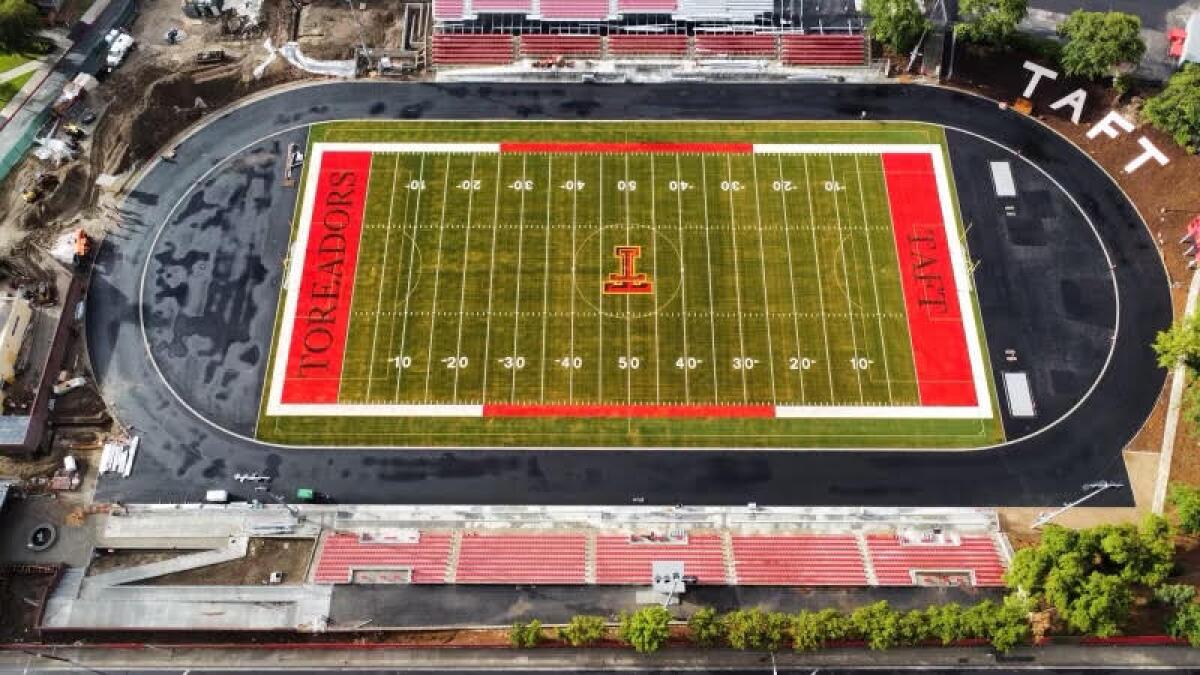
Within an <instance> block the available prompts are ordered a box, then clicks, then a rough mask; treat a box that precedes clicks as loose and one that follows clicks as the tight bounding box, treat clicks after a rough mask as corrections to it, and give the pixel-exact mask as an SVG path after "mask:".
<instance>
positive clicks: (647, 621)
mask: <svg viewBox="0 0 1200 675" xmlns="http://www.w3.org/2000/svg"><path fill="white" fill-rule="evenodd" d="M618 633H619V635H620V637H621V639H622V640H624V641H625V642H626V643H628V644H630V645H632V646H633V648H634V649H635V650H637V651H638V652H640V653H642V654H649V653H652V652H656V651H658V650H659V649H661V648H662V646H663V645H665V644H666V643H667V638H669V637H671V614H670V612H668V611H667V610H666V609H664V608H662V607H659V606H658V605H654V606H651V607H643V608H641V609H639V610H638V611H636V612H634V613H633V614H624V615H622V616H621V625H620V628H619V629H618Z"/></svg>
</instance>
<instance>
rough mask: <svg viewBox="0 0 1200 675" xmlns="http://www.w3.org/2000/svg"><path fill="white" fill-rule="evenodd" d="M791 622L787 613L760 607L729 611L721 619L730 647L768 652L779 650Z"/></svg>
mask: <svg viewBox="0 0 1200 675" xmlns="http://www.w3.org/2000/svg"><path fill="white" fill-rule="evenodd" d="M790 623H791V622H790V621H789V619H788V616H787V615H786V614H782V613H780V612H767V611H765V610H763V609H761V608H758V607H755V608H754V609H739V610H737V611H734V612H729V613H728V614H726V615H725V616H724V617H723V618H722V619H721V624H722V625H723V626H724V628H725V639H726V640H728V641H729V646H730V647H733V648H734V649H753V650H759V649H761V650H765V651H768V652H775V651H779V647H780V646H782V645H783V639H784V636H785V635H786V634H787V630H788V627H789V624H790Z"/></svg>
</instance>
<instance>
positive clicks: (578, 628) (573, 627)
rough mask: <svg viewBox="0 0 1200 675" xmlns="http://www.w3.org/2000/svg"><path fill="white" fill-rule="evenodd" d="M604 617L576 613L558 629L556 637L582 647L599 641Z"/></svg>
mask: <svg viewBox="0 0 1200 675" xmlns="http://www.w3.org/2000/svg"><path fill="white" fill-rule="evenodd" d="M604 624H605V621H604V617H602V616H592V615H589V614H576V615H575V616H573V617H571V620H570V621H569V622H568V623H567V625H565V626H563V627H562V628H559V629H558V637H560V638H562V639H563V640H566V641H567V642H568V643H569V644H570V645H571V646H572V647H584V646H587V645H590V644H593V643H596V642H599V641H600V640H601V639H602V638H603V637H604Z"/></svg>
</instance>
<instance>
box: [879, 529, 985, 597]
mask: <svg viewBox="0 0 1200 675" xmlns="http://www.w3.org/2000/svg"><path fill="white" fill-rule="evenodd" d="M867 550H868V551H869V555H870V556H871V563H872V564H873V566H874V568H875V576H876V578H877V579H878V580H879V585H880V586H912V585H913V584H914V574H915V573H917V572H959V571H970V572H973V578H974V585H975V586H1003V585H1004V578H1003V577H1004V561H1003V559H1002V558H1001V556H1000V552H999V551H998V550H997V548H996V542H995V541H994V540H993V539H992V538H991V537H989V536H962V537H961V538H958V541H957V543H955V542H953V541H950V542H937V541H935V542H931V543H923V542H916V543H908V542H905V541H904V540H903V539H902V537H901V536H899V535H897V534H871V535H867Z"/></svg>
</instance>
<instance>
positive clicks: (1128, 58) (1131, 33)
mask: <svg viewBox="0 0 1200 675" xmlns="http://www.w3.org/2000/svg"><path fill="white" fill-rule="evenodd" d="M1141 31H1142V21H1141V19H1139V18H1137V17H1136V16H1134V15H1132V14H1125V13H1123V12H1085V11H1083V10H1081V9H1077V10H1075V11H1074V12H1071V15H1070V16H1068V17H1067V20H1066V21H1064V22H1062V24H1061V25H1059V27H1058V34H1059V35H1061V36H1063V37H1064V38H1066V41H1067V44H1066V45H1064V46H1063V50H1062V65H1063V70H1065V71H1067V74H1068V75H1077V76H1080V77H1087V78H1097V77H1102V76H1104V75H1113V76H1114V77H1115V76H1116V75H1117V69H1118V67H1119V66H1121V65H1124V64H1132V63H1137V62H1138V61H1140V60H1141V58H1142V55H1143V54H1145V53H1146V43H1145V42H1144V41H1143V40H1142V35H1141Z"/></svg>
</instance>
